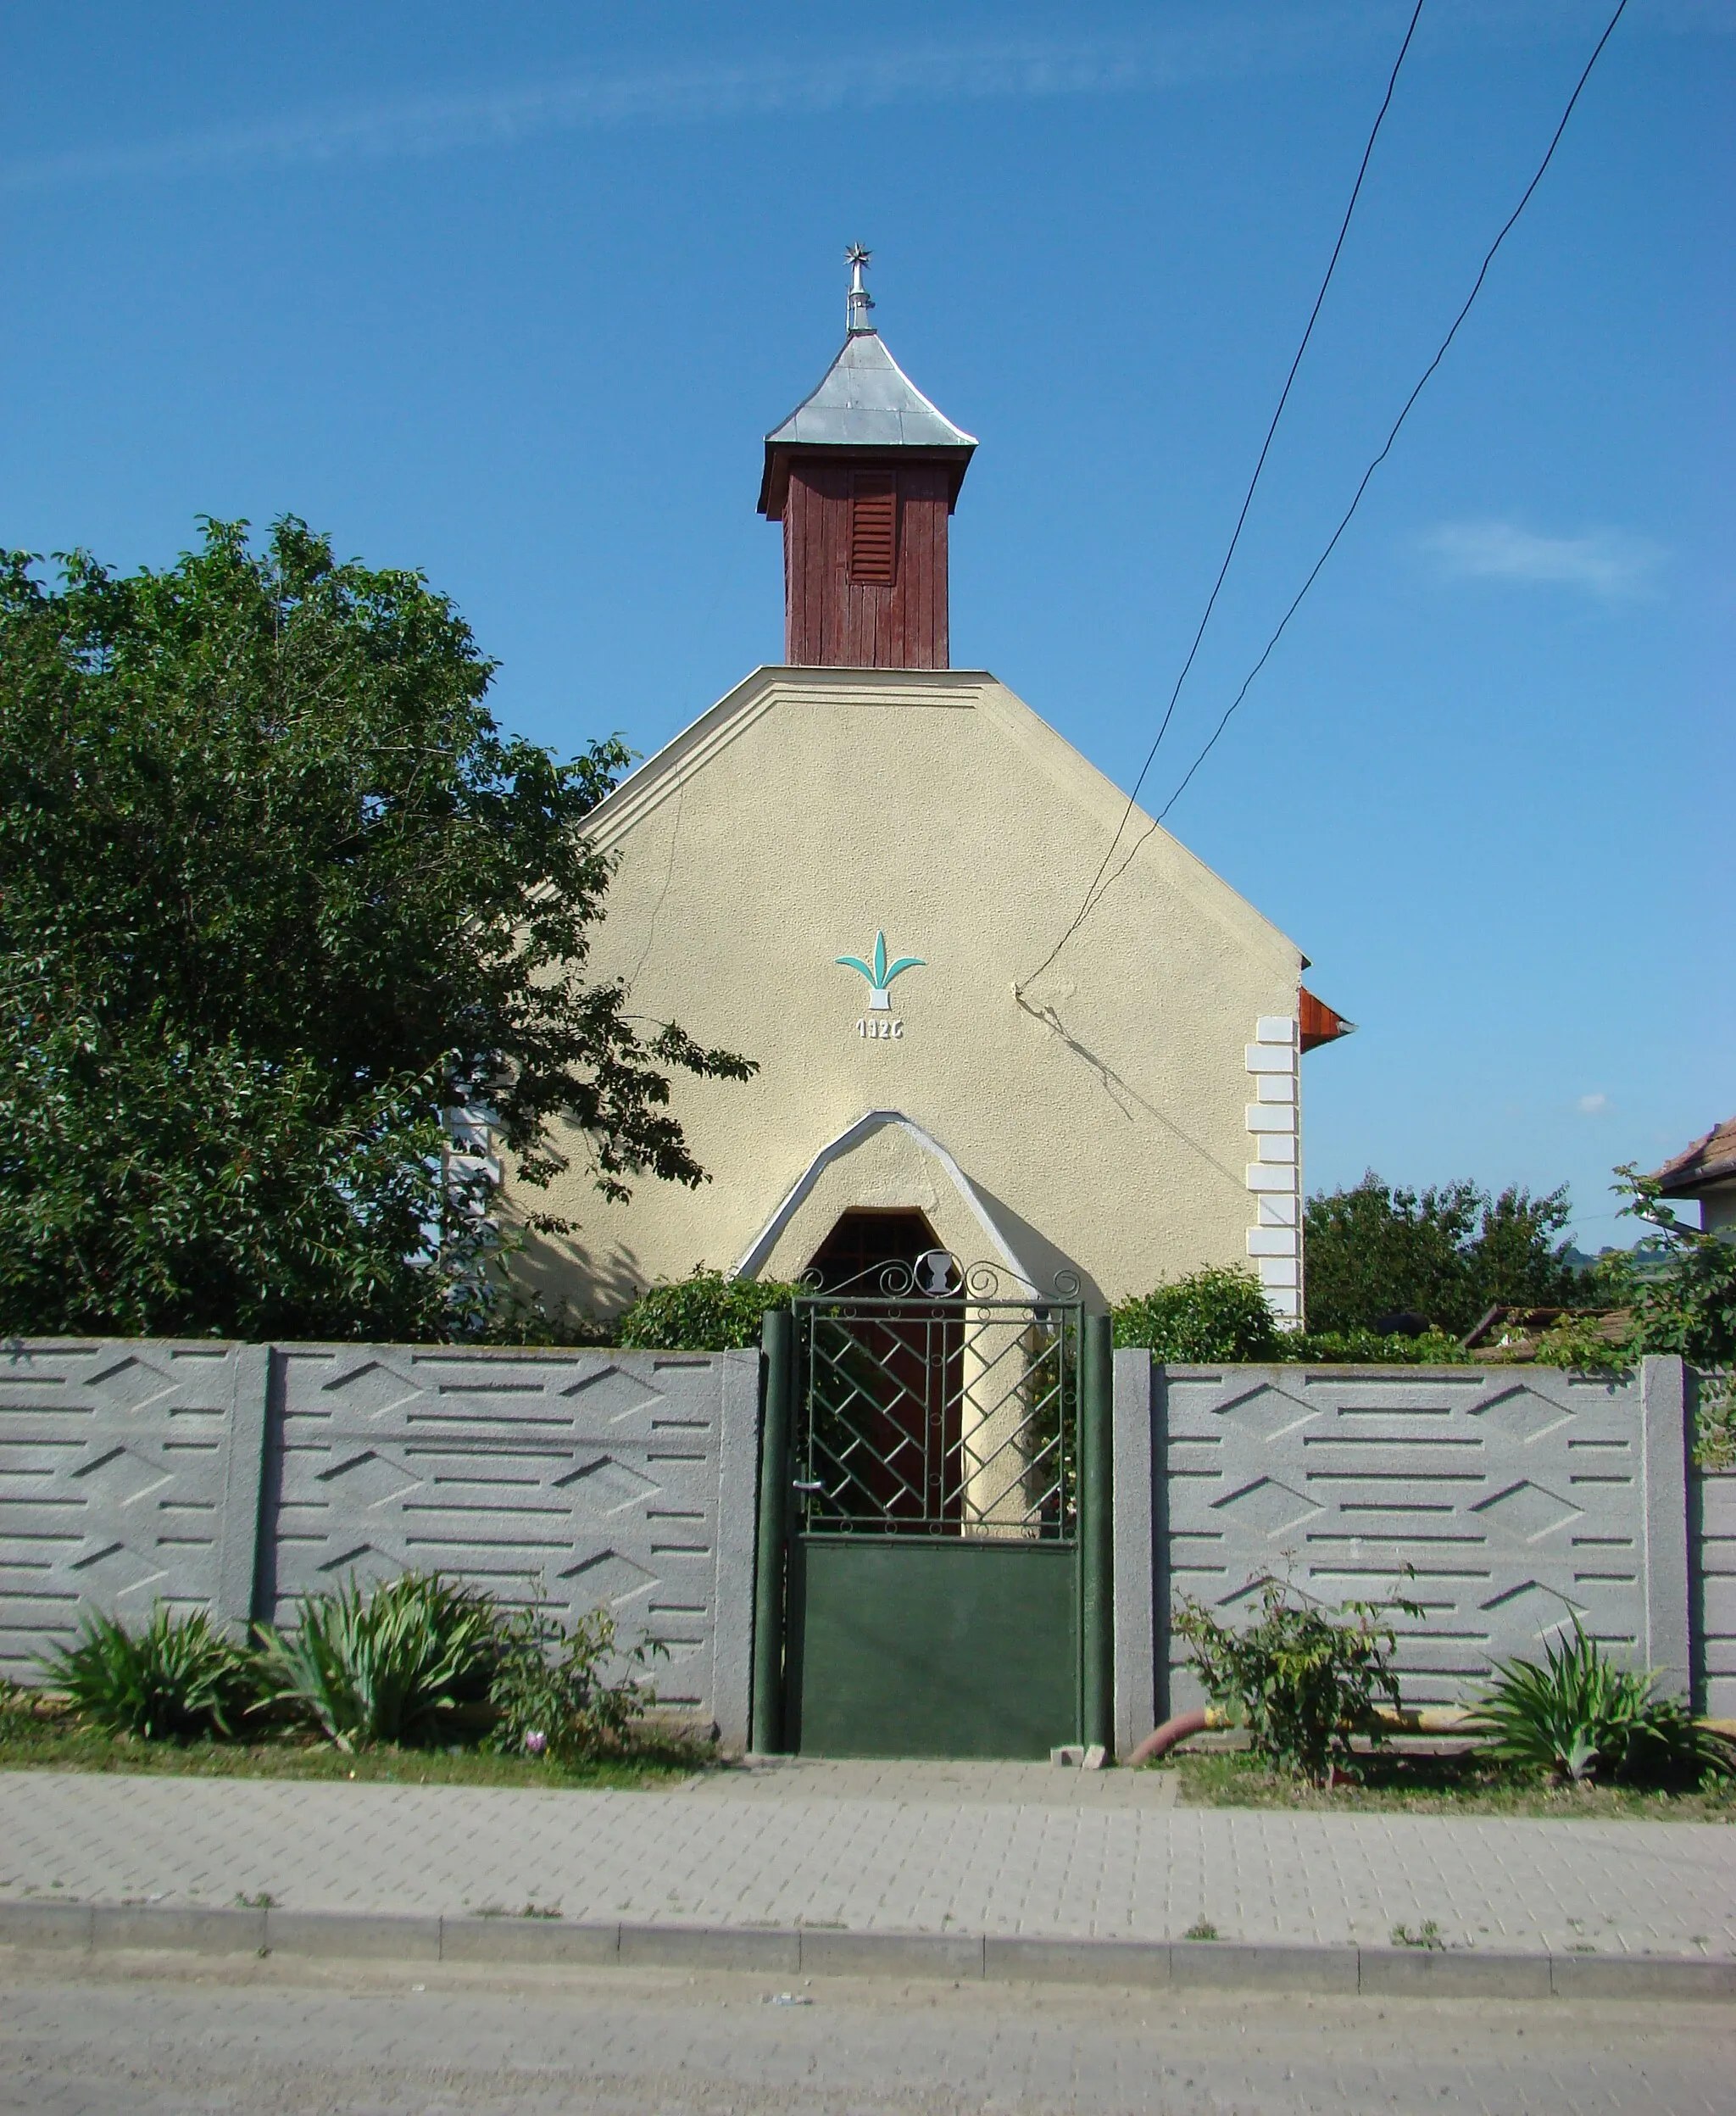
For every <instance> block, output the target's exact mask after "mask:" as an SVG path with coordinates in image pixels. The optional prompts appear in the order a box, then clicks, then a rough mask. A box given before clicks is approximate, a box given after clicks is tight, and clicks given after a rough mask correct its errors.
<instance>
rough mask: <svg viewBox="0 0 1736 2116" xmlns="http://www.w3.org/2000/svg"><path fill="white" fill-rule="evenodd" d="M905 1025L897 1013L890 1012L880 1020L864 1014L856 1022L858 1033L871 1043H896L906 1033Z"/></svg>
mask: <svg viewBox="0 0 1736 2116" xmlns="http://www.w3.org/2000/svg"><path fill="white" fill-rule="evenodd" d="M856 1033H857V1034H858V1035H859V1036H865V1037H866V1038H867V1039H868V1040H869V1041H870V1042H871V1043H896V1042H898V1041H899V1039H900V1038H901V1037H902V1036H903V1035H904V1023H903V1022H901V1021H900V1020H899V1017H898V1016H897V1015H895V1014H889V1015H887V1016H884V1017H883V1018H882V1019H881V1020H880V1021H877V1022H876V1021H872V1020H871V1019H870V1018H869V1016H867V1015H864V1016H862V1018H861V1020H860V1022H857V1024H856Z"/></svg>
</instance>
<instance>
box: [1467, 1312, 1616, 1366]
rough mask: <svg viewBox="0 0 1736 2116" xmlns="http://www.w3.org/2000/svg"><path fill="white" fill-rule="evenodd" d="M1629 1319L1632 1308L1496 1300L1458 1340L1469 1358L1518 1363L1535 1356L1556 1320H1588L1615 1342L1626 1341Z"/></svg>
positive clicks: (1500, 1364)
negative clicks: (1535, 1304)
mask: <svg viewBox="0 0 1736 2116" xmlns="http://www.w3.org/2000/svg"><path fill="white" fill-rule="evenodd" d="M1558 1322H1589V1323H1590V1324H1592V1325H1593V1326H1594V1329H1595V1332H1596V1334H1597V1335H1598V1336H1599V1337H1600V1338H1602V1339H1604V1341H1605V1343H1606V1344H1608V1345H1621V1344H1622V1343H1624V1342H1625V1341H1626V1339H1627V1336H1628V1329H1629V1328H1630V1327H1631V1325H1632V1323H1633V1309H1632V1308H1610V1309H1608V1310H1605V1311H1599V1310H1597V1309H1595V1308H1524V1307H1513V1306H1509V1305H1508V1304H1507V1303H1506V1302H1505V1301H1504V1300H1498V1301H1497V1302H1496V1303H1495V1305H1494V1307H1492V1308H1491V1309H1489V1311H1488V1313H1487V1314H1486V1315H1484V1316H1483V1317H1481V1318H1480V1320H1478V1321H1477V1322H1473V1323H1472V1326H1471V1328H1469V1329H1468V1330H1467V1331H1466V1333H1465V1334H1464V1336H1463V1337H1462V1338H1461V1339H1460V1340H1459V1341H1460V1343H1461V1345H1463V1346H1464V1347H1465V1349H1466V1351H1467V1352H1469V1353H1470V1354H1471V1356H1472V1358H1473V1359H1477V1360H1482V1361H1487V1362H1488V1363H1489V1364H1490V1365H1496V1366H1504V1365H1508V1364H1511V1363H1513V1362H1519V1363H1523V1362H1525V1361H1528V1360H1534V1359H1535V1358H1536V1357H1537V1347H1538V1339H1540V1338H1541V1337H1542V1336H1543V1334H1544V1332H1545V1331H1547V1330H1552V1329H1554V1328H1555V1325H1556V1324H1557V1323H1558Z"/></svg>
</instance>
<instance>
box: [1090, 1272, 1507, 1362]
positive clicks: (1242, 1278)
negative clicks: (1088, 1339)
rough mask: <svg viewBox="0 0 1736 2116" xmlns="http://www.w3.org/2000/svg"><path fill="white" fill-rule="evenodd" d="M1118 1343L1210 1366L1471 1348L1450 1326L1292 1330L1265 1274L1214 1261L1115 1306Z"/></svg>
mask: <svg viewBox="0 0 1736 2116" xmlns="http://www.w3.org/2000/svg"><path fill="white" fill-rule="evenodd" d="M1110 1319H1111V1321H1112V1322H1113V1323H1114V1325H1115V1339H1116V1344H1117V1345H1123V1346H1126V1345H1135V1346H1138V1347H1141V1348H1146V1349H1149V1350H1150V1352H1151V1355H1152V1356H1153V1357H1154V1358H1155V1359H1163V1360H1171V1361H1177V1362H1178V1363H1182V1364H1189V1365H1194V1364H1198V1365H1210V1364H1215V1363H1216V1362H1217V1361H1238V1362H1240V1363H1245V1364H1248V1365H1254V1366H1271V1365H1278V1364H1283V1365H1289V1364H1296V1365H1310V1366H1311V1365H1321V1364H1330V1365H1342V1366H1369V1365H1378V1366H1406V1367H1441V1366H1462V1365H1464V1364H1465V1362H1466V1361H1468V1360H1469V1358H1470V1356H1471V1355H1470V1354H1469V1353H1468V1352H1467V1351H1466V1350H1465V1348H1464V1346H1463V1345H1461V1344H1460V1342H1459V1340H1458V1339H1457V1338H1455V1337H1449V1336H1448V1335H1447V1334H1446V1333H1445V1331H1444V1330H1438V1329H1433V1328H1430V1329H1427V1330H1425V1331H1423V1333H1422V1335H1421V1336H1419V1337H1405V1336H1401V1335H1399V1334H1392V1335H1384V1334H1381V1333H1380V1332H1377V1331H1375V1330H1365V1329H1351V1330H1338V1331H1333V1332H1330V1333H1312V1334H1310V1333H1309V1332H1306V1331H1302V1330H1285V1329H1282V1328H1279V1326H1278V1322H1277V1317H1275V1316H1274V1315H1273V1314H1272V1311H1271V1308H1270V1307H1269V1306H1267V1305H1266V1295H1265V1294H1264V1293H1262V1292H1261V1290H1260V1281H1259V1280H1258V1279H1257V1278H1255V1276H1254V1274H1253V1272H1250V1271H1248V1270H1246V1269H1245V1268H1244V1267H1241V1266H1232V1267H1230V1268H1228V1269H1225V1268H1223V1267H1221V1266H1219V1265H1216V1264H1207V1265H1205V1267H1203V1268H1202V1269H1200V1270H1199V1271H1194V1272H1188V1276H1187V1277H1186V1278H1177V1279H1175V1280H1173V1281H1172V1282H1171V1283H1170V1284H1167V1285H1162V1286H1159V1287H1158V1288H1156V1289H1155V1291H1153V1292H1151V1293H1144V1294H1138V1295H1135V1296H1134V1297H1133V1298H1132V1300H1123V1301H1122V1302H1121V1305H1120V1306H1118V1307H1115V1308H1111V1309H1110Z"/></svg>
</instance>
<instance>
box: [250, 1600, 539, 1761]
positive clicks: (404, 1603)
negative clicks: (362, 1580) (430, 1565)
mask: <svg viewBox="0 0 1736 2116" xmlns="http://www.w3.org/2000/svg"><path fill="white" fill-rule="evenodd" d="M500 1630H501V1619H500V1616H499V1613H498V1611H497V1610H496V1608H495V1606H494V1605H493V1603H492V1601H490V1600H489V1599H488V1597H487V1595H482V1594H479V1593H477V1592H476V1590H472V1589H470V1588H465V1587H460V1586H457V1585H455V1584H453V1583H452V1582H451V1581H449V1580H445V1579H441V1578H440V1577H439V1576H438V1574H437V1573H403V1575H401V1576H400V1577H399V1578H398V1579H393V1580H387V1581H386V1582H384V1583H382V1584H380V1585H378V1586H376V1588H375V1589H374V1590H373V1591H372V1592H371V1593H369V1592H368V1591H366V1590H364V1588H363V1587H362V1586H361V1584H359V1582H358V1581H357V1580H356V1579H354V1577H353V1576H352V1578H351V1579H350V1581H349V1584H348V1586H347V1587H343V1588H341V1589H340V1590H338V1592H337V1593H336V1594H331V1595H308V1596H306V1597H305V1598H304V1599H303V1601H302V1603H301V1621H300V1624H299V1627H298V1629H296V1630H294V1631H292V1632H290V1633H287V1634H284V1633H281V1632H278V1631H275V1630H274V1629H272V1628H271V1627H270V1625H269V1624H262V1625H261V1626H260V1627H259V1645H260V1665H261V1669H262V1673H263V1676H264V1682H265V1685H266V1688H267V1690H268V1693H269V1701H270V1702H272V1703H274V1704H281V1705H285V1706H287V1707H288V1708H289V1710H290V1711H291V1712H292V1714H293V1715H294V1716H295V1717H297V1718H302V1719H303V1720H305V1721H307V1722H308V1723H310V1724H312V1725H314V1726H315V1727H318V1728H319V1729H320V1730H321V1731H322V1732H323V1733H324V1734H325V1735H326V1736H327V1738H328V1739H329V1740H331V1741H333V1742H335V1743H336V1744H337V1746H338V1747H339V1748H340V1749H345V1750H348V1749H356V1748H365V1747H368V1746H370V1745H371V1744H373V1743H374V1742H376V1741H393V1742H398V1741H401V1742H405V1743H415V1742H418V1741H426V1740H429V1739H430V1738H431V1737H432V1736H433V1735H435V1734H436V1733H437V1731H438V1729H439V1728H440V1725H441V1723H442V1720H449V1718H450V1717H451V1715H452V1714H453V1712H456V1711H457V1710H458V1709H459V1707H462V1706H465V1705H476V1704H481V1703H482V1702H483V1701H485V1700H486V1699H487V1695H488V1686H489V1683H490V1680H491V1679H492V1674H493V1672H494V1667H495V1662H496V1659H497V1655H498V1636H499V1633H500Z"/></svg>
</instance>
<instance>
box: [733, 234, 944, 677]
mask: <svg viewBox="0 0 1736 2116" xmlns="http://www.w3.org/2000/svg"><path fill="white" fill-rule="evenodd" d="M845 255H846V258H847V259H848V261H849V266H850V292H849V336H848V337H846V338H845V340H844V344H843V351H842V352H841V353H840V354H838V356H837V359H835V360H834V361H833V362H832V366H831V367H830V369H829V370H827V372H826V378H825V380H824V381H822V382H821V385H820V387H818V388H817V389H816V390H815V392H814V393H813V395H812V396H811V397H810V398H807V399H806V400H805V401H804V403H803V404H799V405H798V407H797V408H796V409H795V410H794V411H793V412H792V413H791V414H790V415H789V417H788V418H787V419H786V420H784V422H783V424H782V426H777V427H776V428H774V429H773V431H772V432H771V433H768V434H767V435H766V437H765V477H764V479H763V481H762V482H761V484H760V513H761V514H762V515H765V516H766V518H767V519H768V520H769V521H781V522H782V524H783V584H784V660H785V661H786V662H787V663H788V664H790V665H793V666H797V667H807V668H815V667H820V668H854V669H943V668H945V667H946V666H947V665H948V660H947V648H948V643H947V526H948V520H949V516H950V515H951V514H952V511H953V509H954V506H956V505H957V504H958V498H959V487H960V485H962V484H963V482H964V480H965V470H966V468H967V467H968V465H969V464H970V460H971V452H972V451H973V450H974V449H975V448H976V446H977V443H976V441H975V439H974V438H973V437H971V435H970V434H968V433H965V432H962V431H961V430H960V428H959V427H957V426H954V424H953V422H952V421H951V420H950V419H949V418H947V417H946V416H945V415H944V414H943V413H942V412H939V411H938V410H937V409H935V407H934V406H933V405H932V404H930V403H929V401H928V399H927V398H926V397H925V396H924V395H923V394H922V393H921V390H919V389H918V388H917V387H915V384H914V383H913V382H912V381H910V379H909V377H908V376H906V375H905V374H904V371H903V370H902V369H900V367H899V364H898V362H897V361H896V360H894V359H893V357H892V355H891V354H890V353H888V352H887V349H886V348H885V346H884V345H883V344H882V342H881V337H880V334H879V332H878V331H876V329H875V327H874V325H873V322H872V320H871V312H872V310H873V307H874V303H873V300H872V298H871V296H870V294H869V292H868V289H867V287H865V285H864V284H863V281H862V274H863V271H864V270H865V267H866V265H867V263H868V255H869V253H868V252H867V251H866V250H865V249H864V248H862V247H861V245H860V243H853V244H852V245H851V247H850V248H849V250H848V251H847V252H846V253H845Z"/></svg>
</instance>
